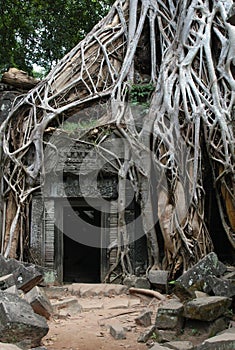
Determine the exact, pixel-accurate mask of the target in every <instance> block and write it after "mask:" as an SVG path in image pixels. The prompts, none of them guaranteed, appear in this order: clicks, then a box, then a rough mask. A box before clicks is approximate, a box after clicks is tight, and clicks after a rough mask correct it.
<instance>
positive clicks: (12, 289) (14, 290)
mask: <svg viewBox="0 0 235 350" xmlns="http://www.w3.org/2000/svg"><path fill="white" fill-rule="evenodd" d="M5 292H6V293H11V294H16V295H18V296H19V295H20V294H21V293H22V294H23V292H20V291H19V289H18V288H17V287H16V285H14V286H11V287H9V288H7V289H5Z"/></svg>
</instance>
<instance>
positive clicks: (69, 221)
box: [63, 206, 101, 283]
mask: <svg viewBox="0 0 235 350" xmlns="http://www.w3.org/2000/svg"><path fill="white" fill-rule="evenodd" d="M76 216H78V217H79V218H80V219H81V220H79V225H78V222H77V221H76ZM87 224H89V227H91V228H92V226H93V227H94V228H95V230H94V231H95V235H96V236H97V231H98V235H99V237H96V241H97V239H98V240H99V241H100V242H101V213H100V212H99V211H98V210H96V209H94V208H92V207H89V206H77V207H72V210H71V207H64V209H63V227H64V234H63V252H64V258H63V281H64V282H67V283H100V280H101V247H93V246H89V245H85V244H82V243H81V242H79V240H80V238H79V237H81V235H85V236H86V235H87V234H92V232H87V231H88V225H87ZM89 231H90V229H89ZM76 237H77V239H76Z"/></svg>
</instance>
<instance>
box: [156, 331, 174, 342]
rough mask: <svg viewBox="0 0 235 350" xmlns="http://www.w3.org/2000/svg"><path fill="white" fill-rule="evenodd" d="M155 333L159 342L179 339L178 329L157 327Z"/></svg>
mask: <svg viewBox="0 0 235 350" xmlns="http://www.w3.org/2000/svg"><path fill="white" fill-rule="evenodd" d="M155 335H156V339H157V341H158V342H159V343H166V342H170V341H175V340H177V338H178V331H176V330H169V329H156V331H155Z"/></svg>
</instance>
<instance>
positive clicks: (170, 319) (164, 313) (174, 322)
mask: <svg viewBox="0 0 235 350" xmlns="http://www.w3.org/2000/svg"><path fill="white" fill-rule="evenodd" d="M183 309H184V307H183V304H182V303H180V302H178V301H174V300H171V301H168V302H166V303H164V304H163V305H161V306H159V308H158V310H157V315H156V321H155V325H156V327H157V328H159V329H179V328H181V327H182V323H183V317H182V314H183Z"/></svg>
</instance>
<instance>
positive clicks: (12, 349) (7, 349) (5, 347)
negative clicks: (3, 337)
mask: <svg viewBox="0 0 235 350" xmlns="http://www.w3.org/2000/svg"><path fill="white" fill-rule="evenodd" d="M0 349H1V350H21V349H20V348H19V347H18V346H16V345H15V344H7V343H0Z"/></svg>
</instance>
